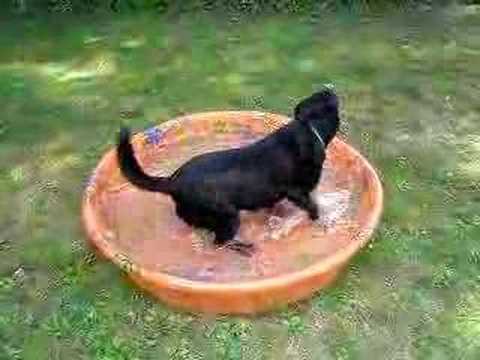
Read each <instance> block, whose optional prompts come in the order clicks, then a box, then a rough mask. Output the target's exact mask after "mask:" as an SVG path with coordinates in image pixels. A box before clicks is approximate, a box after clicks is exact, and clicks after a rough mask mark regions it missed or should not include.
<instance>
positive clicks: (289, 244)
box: [82, 111, 383, 314]
mask: <svg viewBox="0 0 480 360" xmlns="http://www.w3.org/2000/svg"><path fill="white" fill-rule="evenodd" d="M288 121H290V120H289V118H287V117H285V116H282V115H276V114H270V113H263V112H250V111H222V112H206V113H198V114H193V115H187V116H182V117H180V118H176V119H173V120H170V121H167V122H165V123H162V124H161V125H159V126H156V127H153V128H151V129H149V130H147V131H145V132H143V133H139V134H137V135H135V136H134V137H133V139H132V142H133V146H134V149H135V152H136V156H137V158H138V159H139V161H140V163H141V165H142V166H143V167H144V169H145V170H146V171H147V172H148V173H150V174H154V175H168V174H170V173H171V172H173V171H174V170H175V169H176V168H177V167H178V166H180V165H181V164H183V163H184V162H185V161H187V160H188V159H190V158H191V157H192V156H194V155H196V154H200V153H204V152H206V151H213V150H218V149H226V148H231V147H238V146H241V145H245V144H248V143H251V142H253V141H255V140H257V139H259V138H261V137H263V136H265V135H266V134H268V133H269V132H271V131H273V130H274V129H276V128H278V127H280V126H282V125H283V124H285V123H287V122H288ZM314 194H315V195H314V196H315V198H316V199H317V202H318V204H319V208H320V211H321V214H322V215H321V219H320V220H318V221H317V222H315V223H313V222H311V221H310V220H309V219H308V217H307V215H306V214H304V212H302V211H301V210H299V209H297V208H296V207H295V206H294V205H292V204H290V203H289V202H288V201H283V202H281V203H279V204H278V205H277V206H275V208H274V209H271V210H262V211H256V212H242V213H241V226H240V231H239V236H240V238H242V239H246V240H247V241H250V242H253V243H254V244H255V248H256V250H255V252H254V253H253V255H252V256H250V257H248V256H243V255H241V254H239V253H238V252H235V251H232V250H229V249H225V248H220V249H219V248H215V247H214V245H213V242H212V238H211V235H210V234H208V233H206V232H204V231H199V230H194V229H192V228H190V227H189V226H187V225H186V224H185V223H183V222H182V221H181V220H180V219H179V218H177V217H176V215H175V212H174V206H173V201H172V200H171V199H170V198H169V197H168V196H166V195H162V194H158V193H151V192H146V191H142V190H138V189H137V188H135V187H133V186H132V185H130V184H129V183H128V182H127V181H126V180H125V179H124V178H123V176H122V175H121V173H120V170H119V168H118V164H117V159H116V153H115V150H114V149H112V150H110V151H108V152H107V153H106V154H105V155H104V156H103V158H102V160H101V161H100V163H99V164H98V166H97V167H96V169H95V171H94V173H93V175H92V177H91V178H90V179H89V182H88V185H87V188H86V190H85V194H84V198H83V203H82V220H83V225H84V228H85V230H86V234H87V237H88V239H89V241H90V243H91V244H92V245H93V246H94V247H95V248H96V249H97V251H98V252H99V253H100V254H102V255H103V256H104V257H106V258H107V259H109V260H110V261H112V262H114V263H115V264H116V265H118V266H120V267H121V268H122V269H124V270H125V272H126V273H127V274H128V277H129V278H130V279H131V280H133V281H134V282H135V283H136V284H137V285H138V286H140V287H141V288H143V289H145V290H146V291H147V292H149V293H150V294H152V295H154V296H155V297H157V298H159V299H161V300H162V301H164V302H166V303H168V304H170V305H172V306H174V307H176V308H181V309H184V310H188V311H192V312H209V313H237V314H241V313H243V314H248V313H257V312H264V311H268V310H271V309H274V308H277V307H280V306H282V305H285V304H288V303H291V302H294V301H297V300H301V299H305V298H308V297H309V296H311V295H312V294H313V293H314V292H316V291H317V290H319V289H321V288H322V287H325V286H326V285H328V284H329V283H331V282H332V281H333V280H334V279H335V278H336V276H337V275H338V274H339V272H340V271H341V270H342V268H343V267H344V266H345V265H346V264H347V262H348V261H349V260H350V259H351V258H352V257H353V256H354V255H355V254H356V253H357V252H358V251H359V250H360V249H361V248H362V247H363V246H364V245H365V244H366V243H367V241H368V239H369V238H370V236H371V235H372V233H373V231H374V229H375V227H376V225H377V223H378V221H379V218H380V215H381V212H382V206H383V190H382V186H381V183H380V180H379V178H378V176H377V174H376V173H375V171H374V169H373V168H372V166H371V165H370V164H369V163H368V162H367V160H365V158H363V157H362V156H361V155H360V154H359V153H358V152H357V151H356V150H354V149H353V148H352V147H351V146H349V145H347V144H346V143H345V142H344V141H342V140H340V139H339V138H335V139H334V140H333V141H332V142H331V144H330V145H329V147H328V151H327V159H326V161H325V164H324V170H323V175H322V178H321V181H320V183H319V184H318V186H317V188H316V190H315V192H314Z"/></svg>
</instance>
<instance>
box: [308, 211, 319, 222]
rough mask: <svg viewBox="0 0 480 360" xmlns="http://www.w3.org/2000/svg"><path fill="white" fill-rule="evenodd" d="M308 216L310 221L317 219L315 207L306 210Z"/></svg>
mask: <svg viewBox="0 0 480 360" xmlns="http://www.w3.org/2000/svg"><path fill="white" fill-rule="evenodd" d="M308 217H309V218H310V220H312V221H317V220H318V219H319V215H318V210H317V209H315V210H310V211H309V212H308Z"/></svg>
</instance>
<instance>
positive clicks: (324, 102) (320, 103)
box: [294, 88, 340, 144]
mask: <svg viewBox="0 0 480 360" xmlns="http://www.w3.org/2000/svg"><path fill="white" fill-rule="evenodd" d="M294 115H295V120H297V121H300V122H303V123H311V125H313V126H314V127H315V128H316V129H318V130H319V131H320V132H321V135H322V138H323V140H324V141H325V144H328V143H329V142H330V141H331V140H332V138H333V137H334V136H335V134H336V133H337V131H338V128H339V123H340V119H339V117H338V98H337V95H336V94H335V92H334V91H333V89H331V88H325V89H322V90H321V91H318V92H316V93H314V94H313V95H311V96H310V97H308V98H306V99H304V100H302V101H301V102H300V103H299V104H298V105H297V106H296V107H295V114H294Z"/></svg>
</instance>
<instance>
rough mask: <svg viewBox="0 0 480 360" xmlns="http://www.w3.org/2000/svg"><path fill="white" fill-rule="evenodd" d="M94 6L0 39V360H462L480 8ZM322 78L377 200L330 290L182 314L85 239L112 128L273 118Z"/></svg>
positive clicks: (479, 208)
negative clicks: (258, 12)
mask: <svg viewBox="0 0 480 360" xmlns="http://www.w3.org/2000/svg"><path fill="white" fill-rule="evenodd" d="M94 16H95V18H94V19H89V18H87V17H75V18H74V17H73V16H72V15H69V14H64V15H58V14H56V15H50V16H49V17H48V16H47V15H45V17H43V18H42V17H25V18H20V17H12V18H10V19H9V20H8V26H4V31H2V32H0V49H2V51H0V99H1V103H2V106H3V109H2V115H1V116H0V150H1V151H0V258H1V261H0V359H62V360H63V359H101V360H111V359H115V360H116V359H128V360H133V359H384V358H385V359H397V358H405V359H449V360H450V359H478V357H479V355H480V340H479V339H480V297H479V294H480V292H479V291H480V276H479V275H480V268H479V267H480V245H479V244H478V239H479V238H480V217H479V214H480V191H479V190H480V185H479V179H480V163H479V158H480V148H479V146H478V144H479V143H480V137H479V135H477V134H479V130H480V126H479V125H478V118H479V112H480V106H479V103H478V99H479V98H480V88H479V87H478V84H479V83H480V61H479V60H478V55H479V54H480V27H479V25H478V24H480V22H479V20H480V14H478V13H477V14H475V13H474V12H472V11H468V12H465V11H463V8H449V9H448V10H447V11H443V12H441V13H440V12H439V13H430V14H428V13H427V14H421V15H414V14H410V15H398V14H390V15H388V16H386V17H382V16H375V17H370V18H369V17H355V16H354V15H351V14H350V15H349V16H347V15H346V14H343V15H342V14H338V15H337V17H335V18H333V17H327V16H325V17H321V18H320V19H319V22H317V23H311V22H310V21H308V19H307V18H305V17H303V15H298V16H297V17H285V16H281V15H278V16H260V17H254V18H253V17H252V18H249V17H242V18H241V19H239V22H238V23H231V22H229V21H227V20H223V19H221V18H215V19H214V18H212V17H209V15H208V14H203V15H196V16H195V15H192V14H190V15H184V16H181V17H180V18H178V19H176V20H175V21H173V20H168V21H165V20H162V19H163V18H159V17H157V16H155V15H154V14H140V15H137V16H133V15H132V14H128V15H124V16H118V17H112V16H109V17H107V16H105V15H102V14H97V15H94ZM14 39H18V40H14ZM20 39H21V40H20ZM325 82H333V83H335V84H336V86H337V88H338V89H339V92H340V94H341V96H342V105H343V107H342V118H343V124H342V128H343V131H344V132H345V133H346V134H347V135H348V138H349V142H350V143H352V144H353V145H355V146H356V147H357V148H359V149H360V150H361V151H362V153H364V154H365V155H366V156H367V157H368V158H369V160H370V161H371V162H372V163H373V164H374V165H375V166H376V168H377V169H378V170H379V173H380V175H381V177H382V181H383V183H384V187H385V195H386V196H385V200H386V201H385V211H384V216H383V219H382V223H381V225H380V226H379V228H378V230H377V232H376V234H375V236H374V238H373V239H372V242H371V245H370V246H369V247H368V248H366V249H365V250H364V251H362V253H361V254H359V255H358V256H357V257H356V258H355V259H354V261H353V262H352V264H351V265H350V266H349V268H348V269H347V271H346V272H345V274H344V275H343V276H342V277H341V278H340V279H339V280H338V281H337V282H336V283H335V285H334V286H333V287H331V288H330V289H327V290H325V291H321V292H319V293H318V294H317V295H316V296H315V297H313V298H312V299H311V300H309V301H305V302H301V303H299V304H295V305H292V306H289V307H287V308H286V309H284V310H282V311H278V312H275V313H272V314H268V315H262V316H259V317H211V316H206V315H200V314H184V313H179V312H176V311H173V310H171V309H169V308H168V307H166V306H165V305H163V304H161V303H158V302H156V301H155V300H153V299H151V298H150V297H149V296H147V295H146V294H144V293H142V292H140V291H139V290H137V289H136V288H134V287H133V286H131V285H130V284H129V283H128V282H126V281H125V279H124V276H123V275H122V273H121V272H120V270H118V269H116V268H115V267H114V266H113V265H111V264H109V263H107V262H104V261H102V260H98V259H96V258H95V257H94V256H92V254H91V253H90V250H89V249H87V248H86V246H85V241H84V236H83V233H82V229H81V228H80V224H79V208H80V198H81V195H82V191H83V184H84V182H85V179H86V177H87V175H88V174H89V172H90V171H91V169H92V168H93V167H94V166H95V164H96V162H97V161H98V160H99V158H100V156H101V154H102V153H103V151H105V150H106V149H107V148H108V147H109V146H111V144H112V142H113V141H114V140H115V133H116V131H117V130H118V128H119V126H120V124H122V123H126V124H129V125H130V126H132V127H134V128H135V129H142V128H145V127H147V126H149V125H152V124H155V123H158V122H161V121H164V120H166V119H169V118H170V117H173V116H175V115H178V114H180V113H182V112H196V111H204V110H208V109H252V108H255V109H257V108H263V109H266V110H268V111H273V112H281V113H288V112H289V111H290V110H291V106H292V105H293V103H294V102H295V101H296V99H298V98H300V97H302V96H306V95H307V94H309V93H310V92H311V91H312V90H313V89H315V88H316V87H318V86H319V85H320V84H322V83H325Z"/></svg>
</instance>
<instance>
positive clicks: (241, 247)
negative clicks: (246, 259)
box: [225, 241, 255, 256]
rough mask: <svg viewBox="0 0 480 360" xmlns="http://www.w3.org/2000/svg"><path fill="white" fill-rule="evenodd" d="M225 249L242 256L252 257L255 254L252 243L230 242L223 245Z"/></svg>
mask: <svg viewBox="0 0 480 360" xmlns="http://www.w3.org/2000/svg"><path fill="white" fill-rule="evenodd" d="M225 247H226V248H227V249H230V250H233V251H236V252H238V253H239V254H241V255H244V256H252V255H253V253H254V252H255V247H254V246H253V244H252V243H246V242H240V241H231V242H229V243H227V244H226V245H225Z"/></svg>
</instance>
